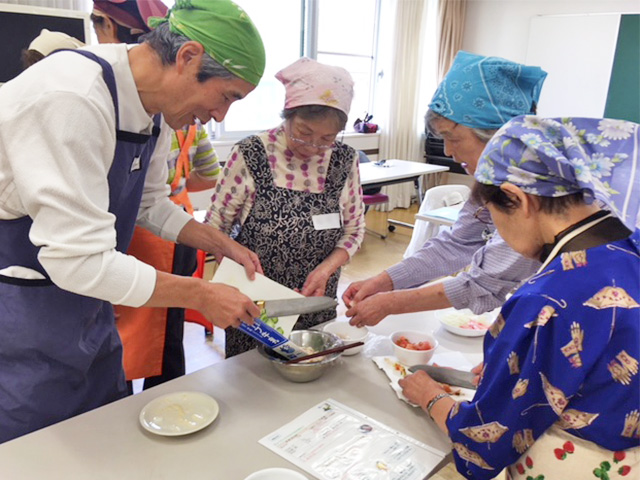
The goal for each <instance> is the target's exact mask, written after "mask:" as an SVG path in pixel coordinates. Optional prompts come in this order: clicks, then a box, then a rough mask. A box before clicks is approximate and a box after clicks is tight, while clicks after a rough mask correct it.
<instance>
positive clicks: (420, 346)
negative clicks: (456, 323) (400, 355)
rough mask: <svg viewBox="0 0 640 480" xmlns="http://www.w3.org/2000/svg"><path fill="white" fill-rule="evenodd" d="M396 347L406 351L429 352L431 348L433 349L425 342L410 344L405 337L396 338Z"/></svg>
mask: <svg viewBox="0 0 640 480" xmlns="http://www.w3.org/2000/svg"><path fill="white" fill-rule="evenodd" d="M396 345H398V346H399V347H402V348H406V349H407V350H431V348H433V347H432V346H431V344H430V343H429V342H427V341H426V340H425V341H422V342H418V343H411V342H410V341H409V339H408V338H407V337H405V336H401V337H400V338H398V339H397V340H396Z"/></svg>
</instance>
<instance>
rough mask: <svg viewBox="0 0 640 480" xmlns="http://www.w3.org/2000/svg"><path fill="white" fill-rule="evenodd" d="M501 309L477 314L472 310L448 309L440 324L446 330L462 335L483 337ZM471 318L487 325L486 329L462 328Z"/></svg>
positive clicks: (441, 316)
mask: <svg viewBox="0 0 640 480" xmlns="http://www.w3.org/2000/svg"><path fill="white" fill-rule="evenodd" d="M499 312H500V310H494V311H492V312H487V313H483V314H482V315H475V314H474V313H473V312H472V311H471V310H466V309H465V310H454V309H452V310H447V311H445V312H443V313H442V314H441V315H440V324H441V325H442V326H443V327H444V329H445V330H447V331H448V332H451V333H453V334H455V335H460V336H462V337H482V336H484V334H485V333H487V330H489V327H491V324H492V323H493V321H494V320H495V318H496V316H497V315H498V313H499ZM470 320H475V321H476V322H478V323H481V324H483V325H486V327H487V328H484V329H471V328H462V325H466V324H468V322H469V321H470Z"/></svg>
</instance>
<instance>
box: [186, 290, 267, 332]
mask: <svg viewBox="0 0 640 480" xmlns="http://www.w3.org/2000/svg"><path fill="white" fill-rule="evenodd" d="M204 283H206V285H205V286H204V294H203V295H202V296H201V298H200V302H199V303H200V307H199V308H198V310H199V311H200V312H201V313H202V314H203V315H204V316H205V317H206V318H207V320H209V321H211V322H212V323H213V324H214V325H215V326H216V327H220V328H227V327H236V328H238V327H239V326H240V324H241V323H242V322H244V323H248V324H249V325H252V324H253V319H254V318H257V317H259V316H260V308H258V306H257V305H256V304H255V303H254V302H253V301H252V300H251V299H250V298H249V297H247V296H246V295H244V294H243V293H241V292H240V290H238V289H237V288H235V287H231V286H229V285H225V284H224V283H210V282H204Z"/></svg>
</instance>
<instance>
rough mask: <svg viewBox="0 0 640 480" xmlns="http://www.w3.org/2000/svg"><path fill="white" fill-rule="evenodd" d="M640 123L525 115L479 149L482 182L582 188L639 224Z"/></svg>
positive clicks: (559, 192)
mask: <svg viewBox="0 0 640 480" xmlns="http://www.w3.org/2000/svg"><path fill="white" fill-rule="evenodd" d="M639 152H640V125H638V124H637V123H633V122H627V121H624V120H613V119H607V118H604V119H596V118H540V117H536V116H520V117H516V118H514V119H512V120H511V121H509V122H508V123H507V124H505V125H504V126H503V127H502V128H501V129H500V130H499V131H498V132H497V133H496V134H495V135H494V137H493V138H492V139H491V140H490V141H489V143H487V146H486V147H485V149H484V151H483V152H482V154H481V155H480V160H479V161H478V166H477V168H476V172H475V177H476V180H477V181H478V182H480V183H484V184H488V185H502V184H503V183H511V184H514V185H516V186H518V187H520V188H521V189H522V190H523V191H524V192H526V193H529V194H531V195H537V196H541V197H561V196H564V195H570V194H573V193H577V192H583V194H584V198H585V201H586V202H587V203H591V202H593V200H594V199H598V200H600V201H601V202H603V203H604V204H605V205H606V208H608V209H610V210H611V211H612V212H614V213H615V214H616V215H617V216H618V217H619V218H620V220H622V221H623V222H624V223H625V224H626V225H627V227H629V228H630V229H632V230H635V228H636V224H637V219H638V210H639V203H640V171H639V169H638V161H639V155H640V153H639Z"/></svg>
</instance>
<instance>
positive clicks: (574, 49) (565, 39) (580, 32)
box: [525, 13, 620, 117]
mask: <svg viewBox="0 0 640 480" xmlns="http://www.w3.org/2000/svg"><path fill="white" fill-rule="evenodd" d="M619 26H620V14H615V13H614V14H591V15H541V16H537V17H533V18H532V19H531V29H530V31H529V43H528V47H527V56H526V62H525V63H526V64H527V65H537V66H540V67H542V69H543V70H545V71H546V72H547V73H548V76H547V79H546V80H545V83H544V85H543V87H542V93H541V95H540V102H539V104H538V114H539V115H541V116H545V117H561V116H573V117H578V116H579V117H603V116H604V108H605V104H606V101H607V93H608V91H609V79H610V77H611V69H612V67H613V58H614V55H615V49H616V43H617V39H618V29H619Z"/></svg>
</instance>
